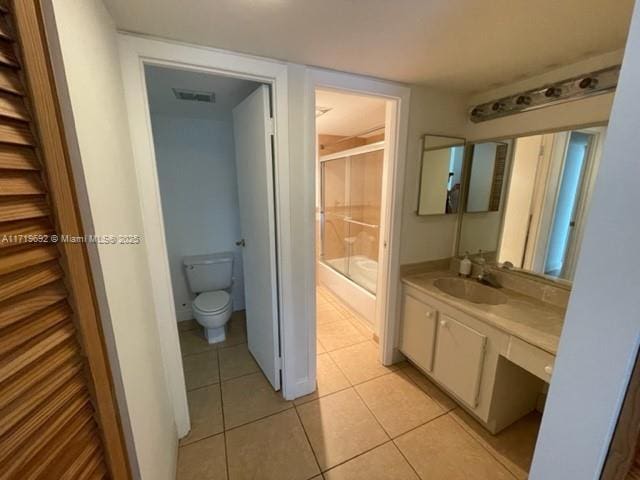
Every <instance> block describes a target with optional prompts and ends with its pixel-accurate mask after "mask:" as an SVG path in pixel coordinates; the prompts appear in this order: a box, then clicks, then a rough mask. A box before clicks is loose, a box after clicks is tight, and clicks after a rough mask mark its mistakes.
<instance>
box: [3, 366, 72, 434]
mask: <svg viewBox="0 0 640 480" xmlns="http://www.w3.org/2000/svg"><path fill="white" fill-rule="evenodd" d="M81 370H82V367H81V366H80V365H79V364H68V365H66V367H65V368H62V369H59V370H58V371H56V374H55V375H52V376H50V377H48V378H46V379H45V381H44V382H41V383H39V384H38V385H36V386H35V388H32V389H31V390H29V391H27V392H26V393H25V395H23V396H22V397H20V398H17V399H16V400H14V401H13V402H12V403H10V404H9V405H7V406H6V407H5V408H3V409H2V410H0V436H2V435H4V434H5V433H7V431H9V430H10V429H12V428H14V427H15V426H16V425H17V424H18V423H20V422H21V421H22V420H23V419H24V418H25V417H27V416H28V415H29V414H31V413H33V411H34V410H35V409H36V408H37V407H38V406H39V405H40V404H41V403H42V402H44V401H45V400H47V399H48V398H50V397H51V396H52V395H53V393H54V392H55V391H56V390H58V389H59V388H61V387H62V386H63V385H64V384H65V383H67V382H68V381H71V380H72V379H73V378H74V377H75V376H76V375H78V374H79V373H80V372H81Z"/></svg>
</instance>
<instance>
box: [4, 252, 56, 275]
mask: <svg viewBox="0 0 640 480" xmlns="http://www.w3.org/2000/svg"><path fill="white" fill-rule="evenodd" d="M59 255H60V253H59V252H58V249H57V248H56V247H54V246H50V245H38V246H35V247H32V246H28V247H17V248H11V249H4V250H0V275H6V274H7V273H12V272H15V271H17V270H22V269H23V268H27V267H31V266H33V265H38V264H40V263H45V262H50V261H51V260H55V259H56V258H58V256H59Z"/></svg>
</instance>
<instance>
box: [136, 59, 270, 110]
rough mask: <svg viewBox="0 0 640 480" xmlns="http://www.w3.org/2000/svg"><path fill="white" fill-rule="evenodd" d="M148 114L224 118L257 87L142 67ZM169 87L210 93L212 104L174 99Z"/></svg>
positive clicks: (254, 83)
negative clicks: (149, 111) (212, 98)
mask: <svg viewBox="0 0 640 480" xmlns="http://www.w3.org/2000/svg"><path fill="white" fill-rule="evenodd" d="M145 76H146V80H147V94H148V97H149V109H150V110H151V112H152V113H164V114H171V115H177V116H187V117H206V118H223V119H228V118H229V114H230V113H231V110H232V109H233V108H234V107H235V106H236V105H238V103H240V102H241V101H242V100H243V99H244V98H245V97H246V96H247V95H249V93H251V92H252V91H253V90H255V89H256V88H257V86H258V85H260V84H259V83H257V82H252V81H249V80H242V79H238V78H231V77H223V76H218V75H212V74H208V73H200V72H191V71H188V70H178V69H172V68H166V67H158V66H153V65H151V66H146V67H145ZM173 88H180V89H186V90H192V91H199V92H214V93H215V96H216V101H215V103H204V102H195V101H187V100H178V99H177V98H176V96H175V95H174V93H173Z"/></svg>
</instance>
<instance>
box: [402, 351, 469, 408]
mask: <svg viewBox="0 0 640 480" xmlns="http://www.w3.org/2000/svg"><path fill="white" fill-rule="evenodd" d="M402 370H403V371H404V372H405V373H406V374H407V375H409V378H411V380H413V381H414V382H416V384H417V385H418V387H420V389H421V390H422V391H423V392H425V393H426V394H427V395H429V396H430V397H431V398H432V399H433V400H434V401H435V402H436V403H437V404H438V405H440V408H442V409H443V410H444V411H445V412H449V411H451V410H453V409H454V408H456V407H457V406H458V404H457V403H456V402H455V400H453V399H452V398H451V397H450V396H449V395H447V394H446V393H445V392H444V391H442V390H441V389H440V387H438V386H437V385H436V384H435V383H433V382H432V381H431V380H429V379H428V378H427V377H426V376H425V375H424V374H423V373H422V372H420V371H419V370H418V369H417V368H415V367H414V366H413V365H411V364H410V363H405V364H404V365H403V367H402Z"/></svg>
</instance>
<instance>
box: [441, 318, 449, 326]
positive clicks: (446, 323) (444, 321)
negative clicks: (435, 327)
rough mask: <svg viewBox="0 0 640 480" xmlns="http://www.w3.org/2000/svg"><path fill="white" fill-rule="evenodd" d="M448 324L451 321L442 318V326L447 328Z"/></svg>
mask: <svg viewBox="0 0 640 480" xmlns="http://www.w3.org/2000/svg"><path fill="white" fill-rule="evenodd" d="M447 325H449V322H447V321H446V320H440V326H441V327H442V328H447Z"/></svg>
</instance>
